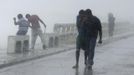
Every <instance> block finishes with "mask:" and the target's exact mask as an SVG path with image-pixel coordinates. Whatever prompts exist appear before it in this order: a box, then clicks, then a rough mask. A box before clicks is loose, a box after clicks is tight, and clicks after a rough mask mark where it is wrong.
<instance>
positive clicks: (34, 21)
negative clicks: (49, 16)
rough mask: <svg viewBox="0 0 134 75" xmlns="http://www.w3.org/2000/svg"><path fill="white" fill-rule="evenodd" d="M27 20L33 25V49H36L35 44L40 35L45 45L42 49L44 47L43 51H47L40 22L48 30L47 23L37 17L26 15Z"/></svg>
mask: <svg viewBox="0 0 134 75" xmlns="http://www.w3.org/2000/svg"><path fill="white" fill-rule="evenodd" d="M26 18H27V19H28V21H29V22H30V23H31V28H32V32H31V33H32V35H31V49H34V46H35V42H36V39H37V36H38V35H39V37H40V38H41V41H42V44H43V45H42V47H43V49H45V48H46V45H45V40H44V35H43V32H42V30H41V26H40V24H39V22H41V23H42V24H43V25H44V27H45V28H46V25H45V23H44V22H43V21H42V20H41V19H40V18H39V17H38V16H37V15H30V14H26Z"/></svg>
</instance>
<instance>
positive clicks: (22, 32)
mask: <svg viewBox="0 0 134 75" xmlns="http://www.w3.org/2000/svg"><path fill="white" fill-rule="evenodd" d="M26 34H27V31H21V30H19V31H18V32H17V35H26Z"/></svg>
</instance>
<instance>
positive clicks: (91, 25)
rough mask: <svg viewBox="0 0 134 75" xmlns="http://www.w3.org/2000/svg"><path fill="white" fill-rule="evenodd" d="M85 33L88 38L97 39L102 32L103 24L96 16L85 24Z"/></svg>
mask: <svg viewBox="0 0 134 75" xmlns="http://www.w3.org/2000/svg"><path fill="white" fill-rule="evenodd" d="M84 25H85V26H84V28H85V33H86V36H87V37H95V38H97V35H98V31H102V27H101V22H100V20H99V19H98V18H97V17H96V16H92V17H90V18H88V19H87V20H86V21H85V22H84Z"/></svg>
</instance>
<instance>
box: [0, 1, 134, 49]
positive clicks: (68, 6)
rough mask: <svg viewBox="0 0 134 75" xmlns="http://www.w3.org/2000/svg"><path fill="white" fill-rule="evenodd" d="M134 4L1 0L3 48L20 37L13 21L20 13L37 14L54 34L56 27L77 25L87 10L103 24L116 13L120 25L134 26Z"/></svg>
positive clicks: (0, 45) (127, 2)
mask: <svg viewBox="0 0 134 75" xmlns="http://www.w3.org/2000/svg"><path fill="white" fill-rule="evenodd" d="M133 3H134V0H0V10H1V12H0V25H1V27H0V48H1V47H5V46H6V45H5V44H6V43H7V37H8V36H9V35H15V34H16V32H17V26H14V24H13V17H16V15H17V14H19V13H22V14H24V15H25V14H26V13H30V14H37V15H38V16H39V17H40V18H41V19H42V20H43V21H44V22H45V23H46V25H47V32H52V27H53V25H54V24H55V23H75V19H76V15H77V13H78V11H79V10H80V9H87V8H90V9H91V10H92V11H93V14H94V15H96V16H98V17H99V18H100V20H101V21H102V22H107V14H108V13H109V12H113V14H114V16H115V17H116V21H121V20H127V21H130V22H133V21H132V20H133V19H134V15H133V13H134V10H133V7H134V4H133ZM3 43H5V44H3ZM3 45H4V46H3Z"/></svg>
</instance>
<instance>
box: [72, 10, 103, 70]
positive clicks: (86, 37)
mask: <svg viewBox="0 0 134 75" xmlns="http://www.w3.org/2000/svg"><path fill="white" fill-rule="evenodd" d="M76 25H77V29H78V36H77V39H76V64H75V65H74V66H73V68H78V67H79V56H80V49H82V50H84V56H85V57H84V58H85V61H84V63H85V65H86V67H88V69H91V68H92V66H93V64H94V61H93V59H94V53H95V46H96V40H97V36H98V34H99V41H98V43H100V44H101V43H102V26H101V22H100V20H99V19H98V18H97V17H96V16H94V15H93V14H92V11H91V10H90V9H86V10H83V9H82V10H80V11H79V14H78V16H77V22H76Z"/></svg>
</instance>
